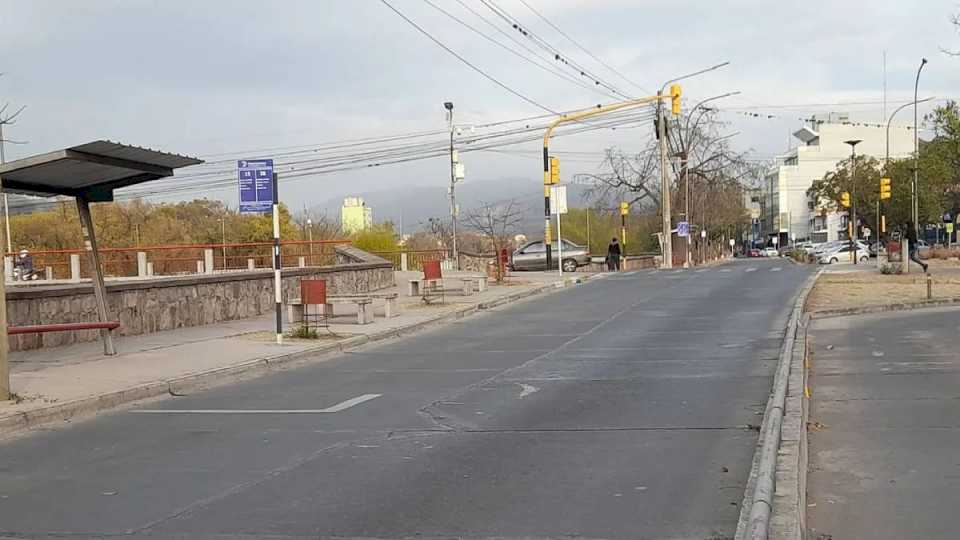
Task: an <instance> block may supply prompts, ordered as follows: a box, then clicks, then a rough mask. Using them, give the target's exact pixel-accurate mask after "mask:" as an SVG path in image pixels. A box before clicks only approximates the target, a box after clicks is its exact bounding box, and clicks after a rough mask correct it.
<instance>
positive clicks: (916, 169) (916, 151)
mask: <svg viewBox="0 0 960 540" xmlns="http://www.w3.org/2000/svg"><path fill="white" fill-rule="evenodd" d="M925 65H927V59H926V58H921V59H920V67H919V68H917V80H916V81H915V82H914V84H913V188H912V189H911V193H912V204H913V208H912V210H913V229H914V230H915V231H919V230H920V223H919V221H920V217H919V215H918V214H919V213H920V203H919V199H920V193H919V192H918V190H919V189H920V135H919V131H918V127H919V126H918V125H917V124H918V122H917V90H918V89H919V88H920V72H921V71H923V66H925Z"/></svg>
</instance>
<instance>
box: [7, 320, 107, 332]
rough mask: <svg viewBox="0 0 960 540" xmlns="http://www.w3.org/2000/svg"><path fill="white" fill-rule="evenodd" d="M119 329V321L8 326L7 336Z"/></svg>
mask: <svg viewBox="0 0 960 540" xmlns="http://www.w3.org/2000/svg"><path fill="white" fill-rule="evenodd" d="M117 328H120V322H119V321H108V322H83V323H58V324H32V325H27V326H8V327H7V334H9V335H16V334H42V333H44V332H72V331H74V330H116V329H117Z"/></svg>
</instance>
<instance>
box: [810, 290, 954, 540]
mask: <svg viewBox="0 0 960 540" xmlns="http://www.w3.org/2000/svg"><path fill="white" fill-rule="evenodd" d="M958 317H960V309H957V308H937V309H933V308H931V309H924V310H920V311H910V312H892V313H882V314H871V315H858V316H845V317H831V318H824V319H817V320H814V321H813V322H812V326H811V330H810V336H811V347H812V356H811V366H810V373H811V377H810V389H811V392H812V399H811V409H810V418H809V473H808V478H807V491H808V498H807V508H806V511H807V516H808V519H807V524H808V527H809V529H810V535H809V538H815V539H824V540H825V539H830V538H836V539H842V538H878V539H885V538H890V539H901V538H925V539H937V538H943V539H947V538H956V537H957V532H956V518H955V513H956V508H957V506H958V503H960V459H958V458H957V450H956V449H957V448H958V447H960V421H958V418H960V390H958V384H957V383H958V376H960V352H958V350H960V336H958V334H957V324H958V323H957V320H958Z"/></svg>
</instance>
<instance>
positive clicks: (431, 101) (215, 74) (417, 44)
mask: <svg viewBox="0 0 960 540" xmlns="http://www.w3.org/2000/svg"><path fill="white" fill-rule="evenodd" d="M432 1H433V2H434V3H436V4H437V5H439V6H440V7H442V8H444V9H447V10H448V11H449V12H451V13H453V14H455V15H456V16H458V17H460V18H462V19H463V20H464V21H466V22H469V23H470V24H472V25H474V26H475V27H476V28H478V29H480V30H483V31H484V33H486V34H488V35H490V36H493V37H496V38H497V39H499V40H500V41H502V42H504V43H507V44H510V45H511V46H512V47H514V48H515V49H518V47H517V46H516V45H515V44H512V43H511V42H508V41H507V40H506V38H505V37H503V36H502V35H501V34H497V33H496V30H494V29H493V28H492V27H491V26H490V25H488V24H487V23H486V22H485V21H484V20H482V19H480V18H478V17H477V16H476V15H474V14H472V13H470V12H469V11H468V10H467V9H465V8H464V6H463V5H462V4H460V3H459V2H458V1H457V0H432ZM463 2H464V3H466V4H467V6H469V7H471V8H472V9H473V10H475V11H476V12H477V13H479V14H481V15H483V16H484V17H485V18H486V19H488V20H489V21H491V22H493V23H494V24H497V25H499V26H500V27H501V28H502V29H503V30H505V31H507V32H508V33H511V34H512V35H515V36H517V37H519V38H520V39H522V40H526V41H524V42H525V43H527V44H528V45H529V46H531V47H534V48H536V44H535V43H534V42H533V41H532V40H530V39H529V38H523V36H520V34H519V33H517V32H516V31H515V30H513V29H512V28H510V27H509V26H507V25H506V23H504V21H503V19H500V18H498V17H497V16H496V15H495V14H494V13H493V12H492V11H491V10H490V9H489V8H488V7H487V6H485V5H484V4H483V3H481V1H480V0H463ZM390 3H391V4H392V5H393V6H394V7H395V8H397V9H398V10H400V11H401V12H403V13H404V14H405V15H406V16H407V17H409V18H410V19H412V20H413V21H415V22H416V23H417V24H419V25H421V26H422V27H423V28H424V29H425V30H427V31H428V32H430V33H431V34H432V35H434V36H435V37H436V38H437V39H438V40H440V41H442V42H443V43H444V44H446V45H447V46H449V47H450V48H452V49H453V50H454V51H456V52H457V53H459V54H460V55H461V56H463V57H464V58H465V59H467V60H468V61H470V62H471V63H473V64H475V65H476V66H477V67H479V68H481V69H483V70H484V71H486V72H488V73H489V74H490V75H492V76H493V77H495V78H497V79H498V80H500V81H502V82H503V83H505V84H506V85H507V86H509V87H510V88H512V89H514V90H516V91H517V92H519V93H521V94H523V95H525V96H527V97H529V98H530V99H531V100H533V101H535V102H537V103H539V104H542V105H543V106H545V107H547V108H549V109H551V110H569V109H576V108H581V107H585V106H590V105H593V104H596V103H598V102H609V101H612V100H613V99H612V98H610V97H605V96H602V95H599V94H597V93H596V92H593V91H591V90H588V89H585V88H582V87H581V86H578V85H575V84H573V83H571V82H569V81H565V80H562V79H560V78H558V77H556V76H554V75H551V74H549V73H546V72H545V71H543V70H540V69H538V68H536V67H534V66H532V65H531V64H530V63H527V62H525V61H524V60H522V59H520V58H517V57H516V56H514V55H512V54H510V53H508V52H506V51H504V50H503V49H502V48H499V47H497V46H496V45H494V44H492V43H490V42H489V41H486V40H484V38H482V37H480V36H478V35H477V34H475V33H473V32H471V31H470V30H468V29H466V28H464V27H462V26H460V25H459V24H458V23H456V22H455V21H453V20H451V19H449V18H447V16H446V15H444V14H442V13H440V12H439V11H437V10H435V9H434V8H433V7H431V6H430V5H429V4H428V3H426V2H425V1H424V0H390ZM527 3H529V4H530V5H531V6H533V7H534V8H535V9H537V10H538V11H540V12H541V13H542V14H543V15H544V16H546V17H547V18H548V19H549V20H550V21H551V22H553V23H554V24H555V25H556V26H558V27H559V28H560V29H561V30H563V31H564V32H566V33H567V34H568V35H569V36H571V37H572V38H573V39H575V40H576V41H577V42H579V43H580V44H581V45H583V46H584V47H585V48H586V49H587V50H589V51H590V52H591V53H592V54H594V55H596V56H597V57H599V58H601V59H602V60H603V61H604V62H605V63H606V64H608V65H609V66H612V67H614V68H616V70H617V73H613V72H611V71H610V70H609V69H607V68H606V67H604V66H602V65H600V64H598V63H597V62H596V61H595V60H593V59H592V58H590V57H589V56H588V55H587V54H586V53H584V52H583V51H581V50H579V49H578V48H577V47H576V46H575V45H573V44H572V43H571V42H570V41H568V40H567V39H566V38H565V37H564V36H562V35H560V34H559V33H557V31H556V30H554V29H552V28H550V27H549V26H547V25H546V23H544V22H543V21H542V20H540V19H538V18H537V16H536V15H535V14H534V13H533V12H531V10H529V9H528V8H527V7H526V6H525V5H524V4H523V3H521V2H520V0H495V1H494V2H493V5H495V6H499V7H500V8H502V9H503V10H504V12H505V13H507V14H509V15H510V16H513V17H515V18H517V19H519V20H520V21H522V22H523V24H524V25H525V26H526V27H527V28H528V29H530V30H532V31H533V32H534V33H535V34H536V35H537V36H539V37H540V38H542V39H544V40H545V41H547V42H549V43H550V44H551V45H552V46H554V47H556V48H557V49H560V50H561V51H563V52H564V53H566V55H567V57H568V58H570V59H573V60H574V61H576V62H578V63H579V64H581V65H582V66H584V67H585V68H586V69H587V70H588V71H591V72H592V73H594V74H596V75H597V76H598V77H599V78H601V79H603V80H604V81H605V82H607V83H609V84H610V85H611V86H615V87H616V88H617V89H618V90H620V91H622V92H624V93H626V94H628V95H631V96H636V95H643V93H644V90H646V91H651V90H652V91H655V90H656V88H658V87H659V86H660V84H662V81H664V80H666V79H670V78H671V77H674V76H676V75H680V74H683V73H687V72H690V71H695V70H697V69H700V68H703V67H706V66H709V65H713V64H716V63H719V62H724V61H729V62H730V63H731V64H730V65H729V66H728V67H726V68H723V69H722V70H718V71H716V72H713V73H710V74H706V75H703V76H700V77H697V78H695V79H691V80H690V81H687V82H685V83H684V91H685V94H686V96H687V98H688V103H692V102H693V100H698V99H700V98H704V97H709V96H713V95H716V94H720V93H725V92H729V91H734V90H739V91H741V92H743V94H742V96H738V97H734V98H729V99H726V100H724V101H722V102H719V104H720V105H721V106H722V107H723V108H724V110H725V112H724V113H723V114H722V118H723V119H724V120H727V121H729V122H730V125H729V126H728V130H729V131H730V132H735V131H739V132H740V135H738V136H737V137H736V138H735V141H736V145H737V146H738V147H739V148H741V149H744V150H747V149H750V150H753V151H754V152H755V154H756V156H757V157H769V156H772V155H774V154H776V153H778V152H782V151H784V150H785V149H786V147H787V144H788V141H789V133H790V132H791V131H792V130H795V129H796V128H797V127H799V125H800V121H799V120H798V119H799V118H800V117H802V116H809V115H810V114H812V113H818V112H819V113H822V112H826V111H829V110H834V111H849V112H851V113H852V115H853V117H854V118H855V119H858V120H863V121H871V122H879V121H880V117H881V105H880V98H881V88H882V77H883V74H882V55H883V51H884V50H886V51H887V80H888V99H889V102H890V103H891V104H894V105H895V104H897V103H901V102H903V101H905V100H908V99H911V98H912V93H913V77H914V75H915V73H916V68H917V65H918V64H919V61H920V58H921V57H924V56H925V57H927V58H928V59H929V60H930V64H929V65H928V66H927V67H926V68H925V69H924V72H923V76H922V78H921V91H920V94H921V96H927V95H936V96H939V97H955V96H957V95H958V94H960V92H957V91H956V88H958V85H960V58H952V57H949V56H947V55H945V54H944V53H942V52H941V48H951V47H952V48H957V49H960V36H958V35H957V34H956V32H955V30H954V28H953V27H952V25H951V24H950V22H949V17H950V15H951V13H954V12H957V11H960V7H958V5H957V3H956V2H955V1H953V0H924V1H923V2H922V3H921V2H918V1H902V0H901V1H895V0H891V1H882V0H872V1H843V2H838V1H836V0H832V1H826V0H824V1H815V0H813V1H806V2H769V1H760V0H757V1H735V0H724V1H712V2H711V1H705V0H700V1H682V0H669V1H667V0H663V1H661V0H527ZM921 4H922V7H921ZM518 50H520V49H518ZM524 54H527V53H526V52H524ZM528 56H529V54H528ZM554 66H555V67H557V68H559V69H561V70H565V71H564V72H565V73H566V74H567V75H568V76H573V77H574V78H577V79H579V80H581V81H582V82H585V83H586V84H587V86H594V87H595V85H593V84H592V82H591V80H589V79H587V78H582V77H580V76H579V74H578V73H576V72H575V71H573V70H571V69H570V68H568V67H564V66H562V65H561V64H559V63H556V62H555V63H554ZM0 72H4V75H3V76H2V77H0V102H4V101H7V102H10V103H11V107H13V108H15V107H19V106H21V105H26V106H27V109H26V110H25V111H24V113H23V114H22V115H21V117H20V119H19V120H20V121H19V122H18V124H17V125H15V126H11V127H9V128H8V129H7V131H6V136H7V138H9V139H15V140H25V141H29V144H24V145H8V146H7V159H15V158H17V157H23V156H26V155H30V154H35V153H41V152H45V151H49V150H53V149H56V148H59V147H64V146H69V145H73V144H78V143H82V142H86V141H88V140H94V139H101V138H103V139H110V140H115V141H122V142H128V143H131V144H136V145H140V146H147V147H151V148H156V149H160V150H165V151H170V152H177V153H181V154H189V155H198V156H201V157H207V159H217V158H218V157H217V156H216V155H215V154H220V153H225V152H238V151H244V150H249V151H250V152H249V153H248V155H246V156H245V157H270V155H271V152H272V151H270V150H264V149H268V148H276V147H286V146H293V145H308V144H319V143H327V142H335V141H337V140H342V139H355V138H362V137H376V136H385V135H392V134H398V133H406V132H412V131H424V130H435V129H443V128H444V127H445V125H446V123H445V118H444V111H443V107H442V103H443V102H444V101H452V102H454V103H455V106H456V119H457V122H458V123H463V124H470V123H483V122H490V121H498V120H504V119H510V118H519V117H525V116H531V115H537V114H541V113H543V111H542V110H541V109H539V108H537V107H535V106H534V105H532V104H530V103H528V102H525V101H524V100H522V99H520V98H519V97H517V96H515V95H512V94H510V93H508V92H507V91H505V90H503V89H502V88H500V87H498V86H497V85H495V84H494V83H492V82H490V81H489V80H487V79H485V78H483V77H482V76H481V75H479V74H477V73H476V72H475V71H473V70H471V69H470V68H469V67H467V66H466V65H464V64H463V63H461V62H460V61H459V60H457V59H456V58H454V57H453V56H451V55H450V54H449V53H448V52H446V51H444V50H443V49H441V48H440V47H439V46H438V45H437V44H435V43H433V42H431V41H430V40H429V39H428V38H426V37H425V36H423V35H422V34H420V33H419V32H418V31H417V30H416V29H414V28H413V27H411V26H410V25H409V24H408V23H407V22H405V21H404V20H403V19H401V18H400V17H399V16H398V15H397V14H395V13H394V12H392V11H390V9H388V7H387V6H385V5H384V4H383V3H381V2H380V1H379V0H309V1H307V0H305V1H276V2H262V1H237V0H232V1H226V0H223V1H217V0H205V1H186V0H184V1H178V0H157V1H146V0H124V1H105V0H103V1H98V0H84V1H82V2H80V1H76V2H73V1H70V2H68V1H66V0H63V1H52V0H51V1H40V0H0ZM624 78H626V79H629V80H630V81H632V82H633V83H636V86H633V85H631V84H630V83H628V82H626V81H625V80H624ZM849 102H858V103H859V102H869V103H868V104H865V105H819V104H837V103H849ZM891 109H892V107H890V108H888V110H891ZM746 111H749V112H758V113H763V115H764V117H763V118H753V117H747V116H744V114H743V112H746ZM770 115H774V116H775V118H767V116H770ZM909 117H910V115H909V114H906V113H905V114H904V117H903V121H907V120H908V119H909ZM650 129H651V128H648V127H643V128H640V129H632V130H618V131H602V132H596V133H591V134H584V135H578V136H574V137H569V138H564V139H562V140H560V139H558V141H557V143H556V145H555V150H556V153H557V154H559V155H561V156H562V155H563V152H564V151H577V152H600V151H602V150H603V149H604V148H605V147H609V146H620V147H622V148H624V149H625V150H627V151H630V150H631V149H637V148H639V144H640V143H639V141H641V140H643V139H645V138H647V137H649V135H650ZM537 148H538V145H537V143H532V144H530V145H527V146H524V147H521V148H520V149H523V150H531V151H536V150H537ZM580 156H581V157H580V158H579V159H578V160H572V159H571V160H569V162H568V163H569V165H567V166H566V167H565V168H564V174H565V176H566V175H567V174H571V173H575V172H583V171H590V170H593V169H594V168H595V164H594V162H593V161H592V160H591V158H590V157H589V156H585V155H580ZM231 157H232V156H231ZM596 160H597V161H598V160H599V158H596ZM464 161H465V162H466V164H467V169H468V181H471V182H472V181H477V182H481V181H483V180H485V179H497V178H504V177H510V178H513V177H516V178H523V179H529V181H530V182H531V183H535V182H538V181H539V179H540V173H539V170H540V162H539V159H538V158H537V157H536V155H535V152H531V153H530V155H527V156H521V155H503V154H496V153H474V154H469V155H467V156H464ZM447 167H448V164H447V161H446V159H444V158H436V159H431V160H427V161H420V162H413V163H408V164H403V165H395V166H390V167H382V168H375V169H368V170H363V171H355V172H345V173H338V174H331V175H323V176H315V177H305V178H302V179H298V180H296V181H290V182H286V183H282V184H281V185H282V186H283V188H282V189H283V195H282V198H283V199H285V200H289V201H291V202H292V204H293V206H294V207H299V206H300V204H301V203H307V204H313V203H318V202H320V201H323V200H325V199H328V198H330V197H331V196H339V195H341V194H343V193H345V192H347V191H350V190H353V191H358V192H359V191H365V190H374V189H378V188H386V187H396V186H404V185H437V186H442V185H443V184H444V183H445V182H447V181H448V179H449V176H448V175H449V171H448V168H447ZM438 189H442V188H438ZM201 195H207V196H210V197H219V198H223V199H224V200H226V201H228V202H229V203H230V204H232V205H235V204H236V203H235V200H236V195H235V189H234V188H232V187H231V188H226V189H220V190H219V191H211V192H209V193H202V194H201ZM288 197H289V199H288Z"/></svg>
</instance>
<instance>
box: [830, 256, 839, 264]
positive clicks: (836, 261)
mask: <svg viewBox="0 0 960 540" xmlns="http://www.w3.org/2000/svg"><path fill="white" fill-rule="evenodd" d="M838 262H840V260H839V259H837V258H836V257H833V258H831V259H830V264H834V263H838Z"/></svg>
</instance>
